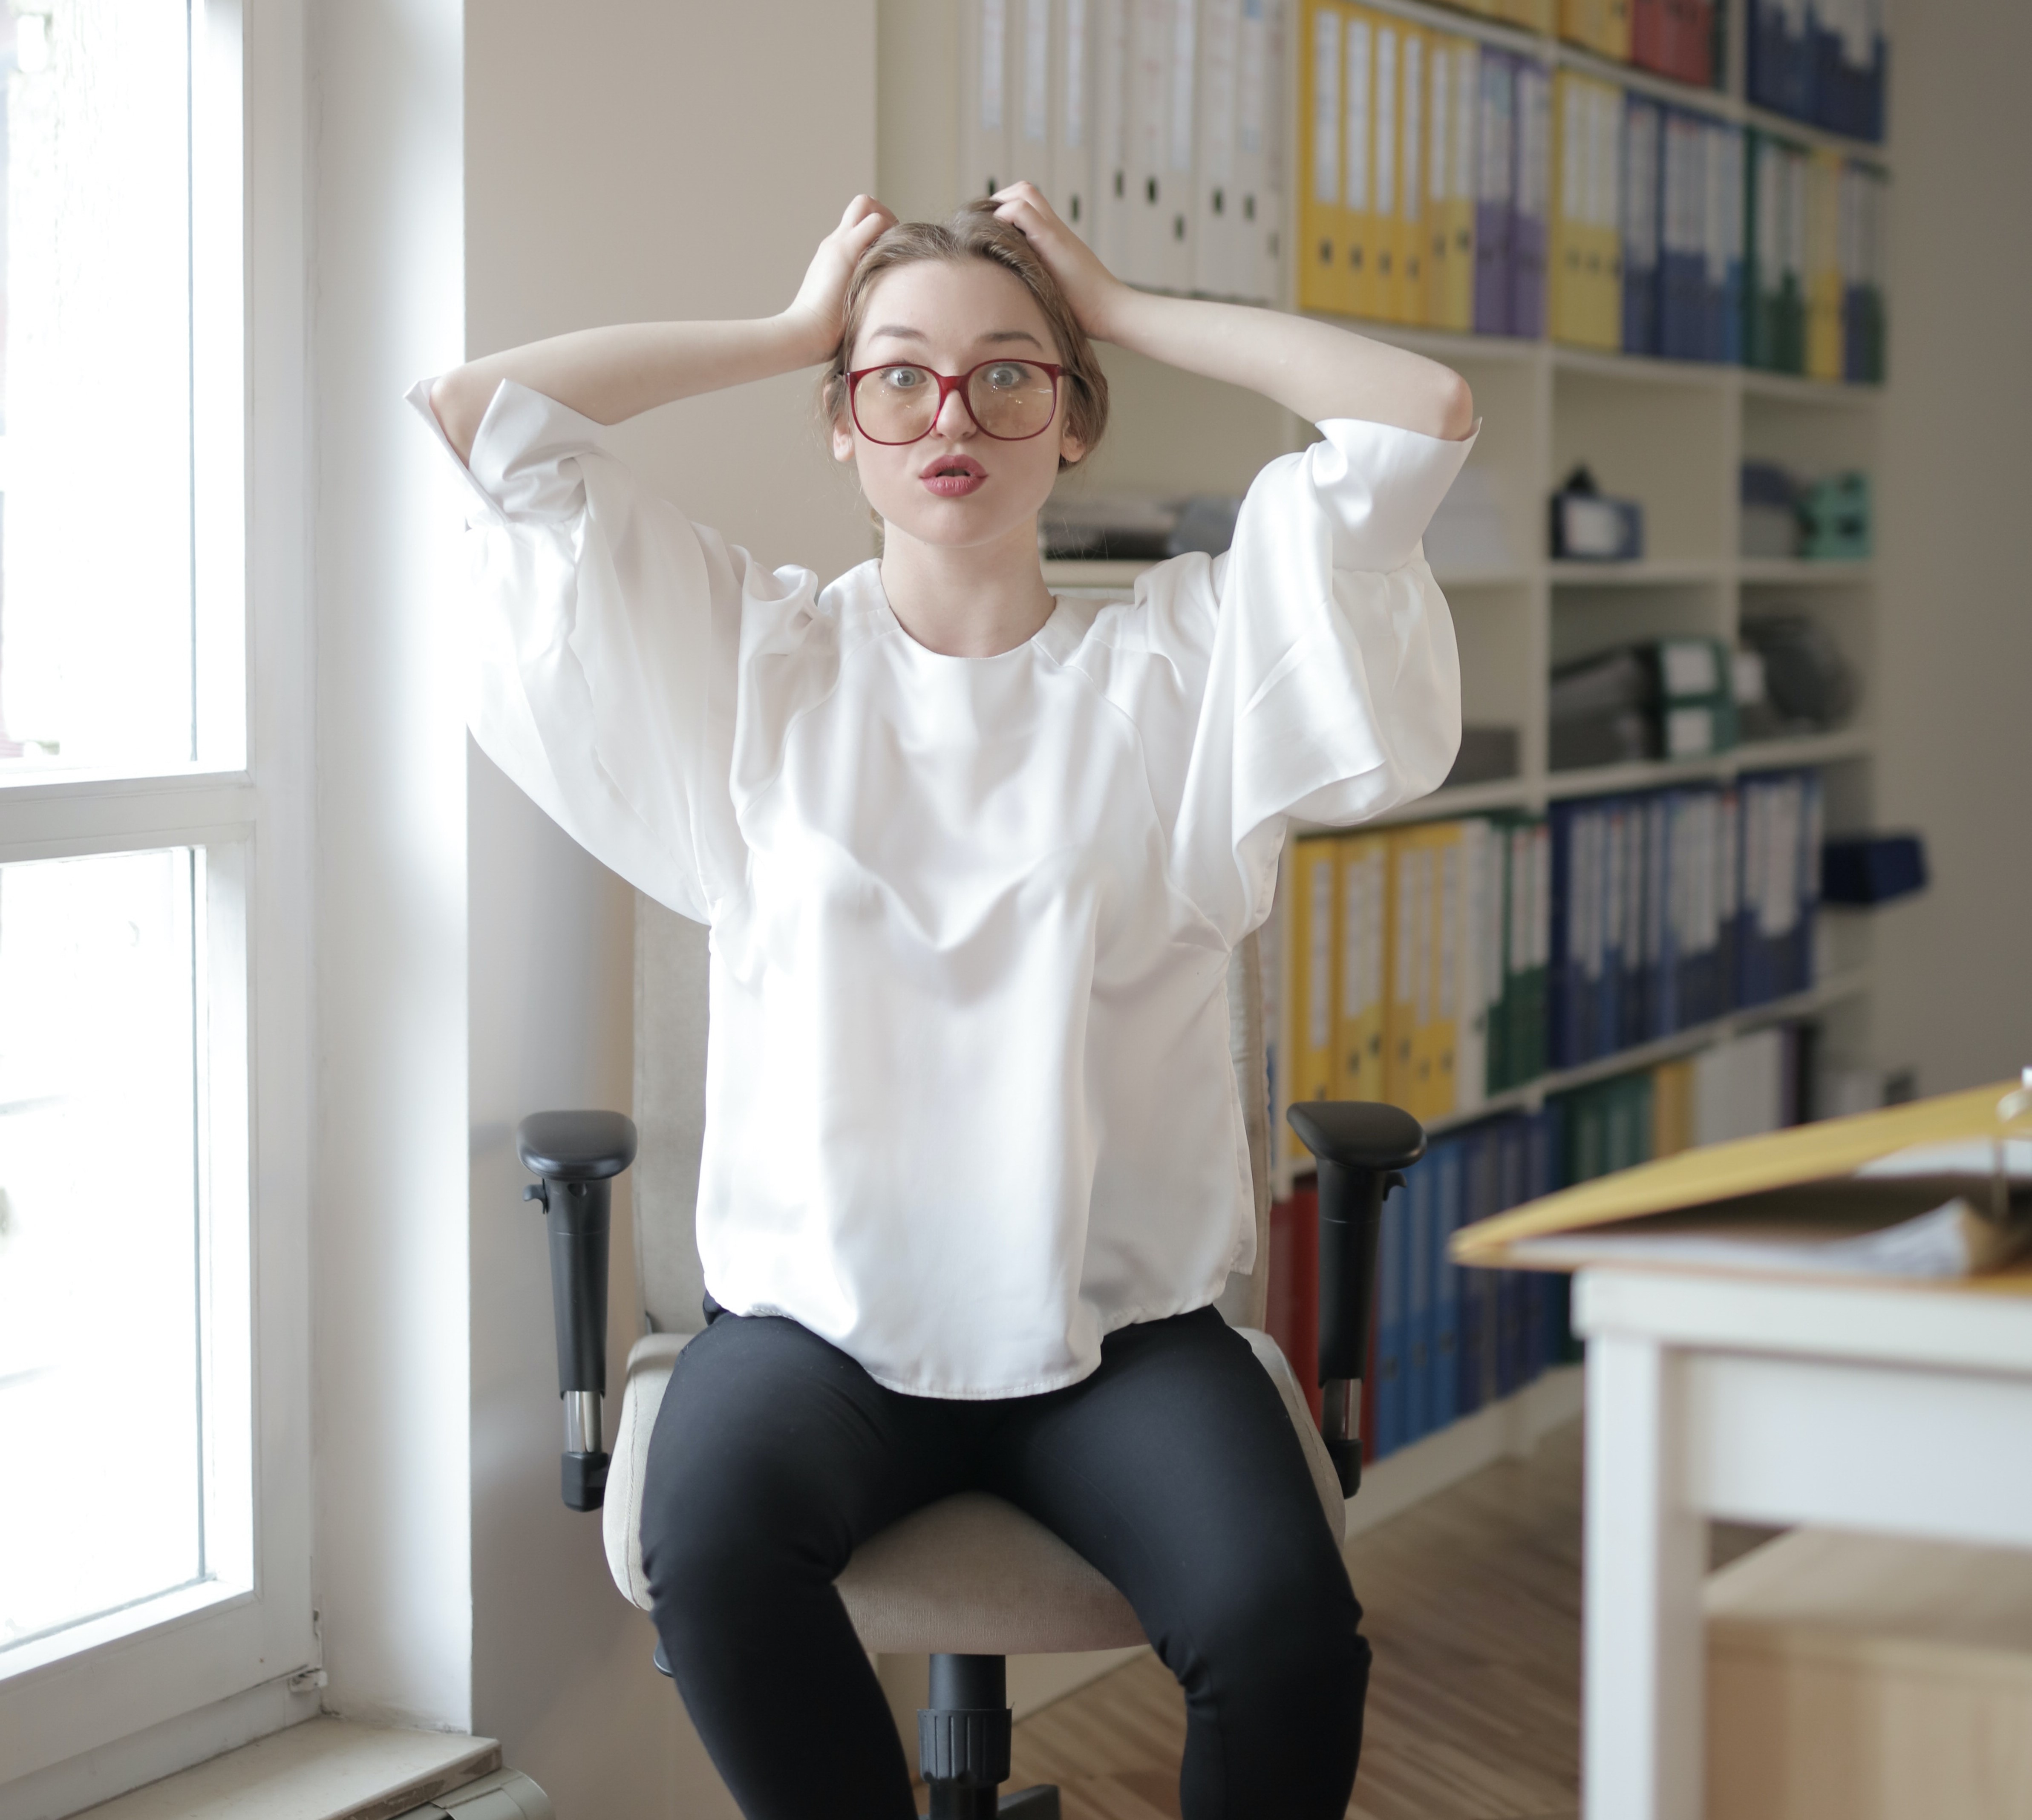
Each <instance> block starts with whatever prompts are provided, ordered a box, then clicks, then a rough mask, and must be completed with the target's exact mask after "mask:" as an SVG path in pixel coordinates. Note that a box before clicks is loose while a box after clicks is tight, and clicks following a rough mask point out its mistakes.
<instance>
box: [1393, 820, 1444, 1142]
mask: <svg viewBox="0 0 2032 1820" xmlns="http://www.w3.org/2000/svg"><path fill="white" fill-rule="evenodd" d="M1423 833H1424V830H1421V829H1418V828H1402V829H1399V830H1395V832H1393V833H1392V834H1391V835H1390V836H1389V837H1388V839H1389V842H1390V875H1389V906H1390V908H1389V916H1390V927H1389V944H1390V945H1389V948H1388V955H1389V961H1388V967H1389V977H1390V997H1389V999H1388V1002H1387V1004H1386V1005H1384V1020H1383V1049H1384V1069H1383V1097H1384V1098H1385V1099H1386V1100H1388V1102H1390V1103H1391V1105H1392V1106H1402V1107H1403V1109H1404V1110H1405V1111H1406V1112H1408V1113H1412V1114H1414V1116H1416V1115H1418V1112H1419V1109H1420V1108H1421V1106H1423V1105H1424V1103H1425V1098H1424V1095H1423V1094H1422V1093H1421V1091H1420V1087H1419V1080H1418V1060H1419V1055H1420V1051H1421V1044H1420V1042H1419V1040H1418V1039H1419V1031H1420V1025H1421V1020H1422V1019H1423V1018H1425V1017H1429V1016H1431V1014H1432V927H1431V923H1430V921H1429V916H1430V906H1431V903H1432V849H1431V848H1429V846H1427V845H1425V842H1424V841H1423V839H1422V835H1423Z"/></svg>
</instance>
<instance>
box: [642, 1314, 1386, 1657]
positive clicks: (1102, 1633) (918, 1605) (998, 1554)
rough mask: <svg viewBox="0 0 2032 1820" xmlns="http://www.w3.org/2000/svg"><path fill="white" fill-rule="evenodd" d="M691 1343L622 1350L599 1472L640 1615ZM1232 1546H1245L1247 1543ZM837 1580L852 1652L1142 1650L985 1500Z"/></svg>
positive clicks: (1120, 1608) (892, 1539)
mask: <svg viewBox="0 0 2032 1820" xmlns="http://www.w3.org/2000/svg"><path fill="white" fill-rule="evenodd" d="M1238 1332H1239V1333H1241V1334H1242V1337H1243V1338H1244V1339H1246V1341H1248V1342H1249V1346H1250V1348H1251V1350H1253V1352H1254V1353H1255V1354H1256V1356H1257V1360H1258V1361H1259V1362H1260V1363H1261V1364H1262V1366H1263V1367H1264V1370H1265V1371H1268V1373H1269V1374H1270V1376H1271V1379H1272V1382H1274V1383H1276V1386H1277V1389H1278V1393H1279V1397H1280V1398H1281V1399H1282V1400H1283V1404H1284V1409H1285V1413H1286V1414H1287V1415H1289V1416H1290V1417H1291V1420H1292V1422H1293V1423H1294V1426H1295V1427H1297V1429H1298V1435H1299V1442H1300V1445H1302V1447H1304V1449H1305V1459H1306V1464H1307V1465H1308V1466H1309V1468H1310V1469H1311V1471H1312V1475H1313V1486H1314V1487H1315V1489H1316V1490H1317V1491H1318V1492H1319V1494H1320V1506H1321V1509H1323V1510H1324V1512H1325V1515H1326V1518H1327V1522H1328V1526H1329V1527H1331V1528H1332V1531H1333V1533H1334V1535H1335V1537H1337V1538H1338V1537H1339V1536H1342V1535H1344V1534H1345V1533H1346V1526H1347V1506H1346V1505H1344V1504H1343V1501H1342V1499H1341V1495H1340V1486H1339V1482H1338V1480H1336V1479H1335V1476H1334V1470H1333V1464H1332V1460H1331V1459H1330V1458H1329V1457H1328V1453H1327V1450H1326V1446H1325V1444H1324V1442H1323V1441H1321V1440H1320V1436H1319V1431H1318V1430H1317V1429H1316V1428H1315V1427H1313V1423H1312V1415H1311V1412H1310V1411H1309V1409H1308V1408H1306V1406H1305V1399H1304V1397H1303V1396H1302V1395H1301V1393H1300V1392H1299V1389H1298V1382H1297V1380H1296V1379H1295V1378H1293V1376H1292V1375H1291V1367H1290V1366H1289V1365H1287V1363H1285V1361H1284V1356H1283V1353H1281V1352H1279V1351H1278V1349H1277V1345H1276V1342H1275V1341H1273V1340H1272V1339H1271V1337H1269V1335H1268V1334H1267V1333H1261V1332H1259V1331H1257V1330H1254V1329H1252V1328H1247V1327H1244V1328H1241V1329H1238ZM691 1337H692V1336H691V1335H689V1334H686V1333H652V1334H650V1335H648V1337H646V1338H644V1339H643V1340H641V1341H639V1342H638V1343H637V1345H636V1348H635V1350H634V1351H633V1352H632V1353H631V1354H629V1359H628V1382H627V1385H626V1388H625V1389H623V1391H622V1397H621V1419H620V1422H619V1424H618V1431H617V1433H616V1434H615V1436H614V1464H613V1465H612V1467H611V1469H610V1470H609V1471H608V1474H607V1504H606V1509H605V1510H604V1512H603V1516H602V1527H603V1531H604V1533H605V1537H606V1542H607V1565H608V1566H609V1567H611V1568H612V1569H613V1572H614V1583H615V1584H616V1585H618V1587H620V1588H621V1590H622V1592H623V1593H625V1594H626V1595H627V1596H628V1597H629V1598H630V1599H632V1600H633V1602H635V1603H636V1604H637V1605H638V1606H641V1607H642V1608H643V1609H644V1610H645V1611H646V1610H647V1609H648V1606H649V1586H648V1579H647V1577H646V1576H644V1573H643V1571H642V1539H641V1535H642V1479H643V1472H644V1467H645V1466H646V1464H647V1463H648V1455H649V1436H650V1434H652V1431H653V1430H655V1427H656V1412H657V1411H658V1410H659V1408H662V1406H663V1393H664V1392H665V1390H666V1389H668V1388H669V1386H670V1371H671V1368H672V1367H674V1365H675V1364H676V1363H677V1359H678V1353H679V1352H682V1350H683V1348H684V1345H685V1341H687V1340H689V1339H690V1338H691ZM1236 1544H1237V1546H1242V1547H1246V1546H1248V1543H1247V1538H1242V1537H1238V1538H1236ZM839 1591H840V1596H841V1597H842V1598H843V1599H844V1600H845V1601H846V1609H847V1613H848V1615H849V1616H850V1617H851V1618H852V1619H853V1620H854V1629H855V1630H856V1632H858V1633H859V1635H860V1637H861V1643H862V1644H863V1645H864V1646H865V1647H866V1648H868V1649H870V1650H875V1651H876V1652H877V1653H895V1654H906V1653H916V1652H919V1651H934V1650H936V1651H950V1652H952V1653H954V1654H969V1655H1048V1654H1059V1653H1063V1652H1067V1651H1071V1650H1108V1649H1119V1648H1122V1647H1125V1646H1126V1645H1129V1644H1133V1643H1141V1642H1142V1641H1143V1640H1144V1638H1143V1627H1142V1626H1141V1624H1139V1623H1137V1619H1136V1614H1135V1613H1134V1611H1133V1610H1131V1609H1130V1605H1129V1602H1128V1601H1127V1600H1126V1599H1125V1598H1123V1597H1122V1594H1120V1593H1119V1592H1117V1591H1115V1588H1114V1587H1112V1586H1111V1585H1110V1584H1109V1583H1108V1581H1107V1580H1106V1579H1104V1578H1103V1577H1102V1576H1101V1575H1100V1572H1098V1571H1097V1570H1096V1568H1093V1566H1091V1565H1089V1563H1088V1562H1087V1561H1085V1559H1084V1558H1083V1557H1081V1555H1079V1554H1078V1553H1076V1552H1075V1551H1074V1550H1073V1549H1071V1548H1070V1547H1069V1546H1066V1543H1064V1542H1061V1541H1060V1540H1059V1538H1058V1537H1057V1536H1055V1535H1053V1534H1052V1533H1051V1531H1049V1530H1048V1529H1047V1528H1045V1527H1044V1525H1043V1524H1040V1523H1038V1522H1037V1521H1036V1520H1035V1519H1033V1518H1031V1517H1029V1516H1025V1515H1024V1514H1023V1512H1021V1511H1020V1510H1018V1509H1016V1507H1015V1506H1014V1505H1011V1504H1009V1503H1007V1502H1005V1501H1003V1499H1001V1498H999V1497H990V1496H989V1495H988V1494H986V1493H984V1492H973V1491H969V1492H962V1493H960V1494H958V1495H956V1496H954V1497H947V1498H943V1499H941V1500H940V1501H939V1502H938V1503H936V1504H933V1505H926V1506H925V1507H924V1509H922V1510H919V1511H915V1512H912V1513H911V1514H910V1516H906V1517H905V1518H903V1519H902V1520H901V1521H900V1522H897V1523H894V1524H891V1525H890V1526H889V1527H888V1528H887V1529H885V1530H884V1531H882V1533H881V1534H880V1535H877V1536H874V1537H872V1538H870V1539H869V1540H868V1541H867V1542H864V1543H863V1544H862V1545H861V1547H860V1548H859V1549H857V1550H855V1552H854V1558H853V1560H851V1561H849V1562H848V1563H847V1565H846V1572H843V1573H842V1574H841V1576H839Z"/></svg>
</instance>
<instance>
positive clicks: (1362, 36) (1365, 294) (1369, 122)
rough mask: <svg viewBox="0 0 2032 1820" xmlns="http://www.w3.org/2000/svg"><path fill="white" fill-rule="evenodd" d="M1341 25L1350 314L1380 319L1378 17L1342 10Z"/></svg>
mask: <svg viewBox="0 0 2032 1820" xmlns="http://www.w3.org/2000/svg"><path fill="white" fill-rule="evenodd" d="M1342 19H1343V23H1342V27H1341V50H1342V59H1341V84H1340V103H1341V130H1340V144H1341V201H1342V204H1343V207H1344V208H1345V209H1346V211H1347V215H1346V221H1347V229H1346V231H1347V241H1348V252H1347V286H1348V289H1347V304H1346V306H1345V308H1347V311H1349V313H1350V315H1358V316H1367V317H1369V318H1370V319H1378V318H1380V316H1381V315H1382V314H1383V311H1384V304H1385V301H1386V294H1385V292H1384V279H1383V271H1382V267H1381V258H1382V253H1383V248H1384V241H1383V231H1382V223H1381V222H1380V219H1379V218H1378V216H1377V214H1376V39H1377V37H1378V28H1379V26H1380V24H1381V22H1382V21H1381V18H1380V15H1378V14H1376V13H1370V12H1369V11H1367V10H1366V9H1364V8H1362V7H1359V6H1350V7H1347V8H1345V9H1343V14H1342Z"/></svg>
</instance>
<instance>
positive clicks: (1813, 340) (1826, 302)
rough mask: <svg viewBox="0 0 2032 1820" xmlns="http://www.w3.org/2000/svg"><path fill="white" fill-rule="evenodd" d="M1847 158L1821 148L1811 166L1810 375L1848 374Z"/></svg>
mask: <svg viewBox="0 0 2032 1820" xmlns="http://www.w3.org/2000/svg"><path fill="white" fill-rule="evenodd" d="M1841 182H1842V159H1841V155H1840V153H1839V152H1835V151H1814V152H1813V153H1812V154H1811V155H1810V162H1808V165H1807V166H1806V376H1807V377H1808V378H1809V379H1840V377H1841V376H1842V270H1841Z"/></svg>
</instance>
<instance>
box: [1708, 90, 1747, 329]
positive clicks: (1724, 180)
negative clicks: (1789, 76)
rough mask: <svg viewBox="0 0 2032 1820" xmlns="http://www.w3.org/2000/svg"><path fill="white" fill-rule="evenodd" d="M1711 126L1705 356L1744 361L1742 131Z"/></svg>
mask: <svg viewBox="0 0 2032 1820" xmlns="http://www.w3.org/2000/svg"><path fill="white" fill-rule="evenodd" d="M1706 129H1707V211H1706V212H1707V237H1706V254H1707V274H1706V276H1707V285H1706V304H1707V308H1706V323H1707V333H1706V338H1705V357H1706V358H1707V359H1709V360H1720V361H1724V362H1726V363H1728V364H1731V365H1733V364H1737V363H1739V362H1740V361H1741V360H1742V359H1743V129H1742V128H1741V127H1739V126H1735V125H1730V124H1729V123H1728V122H1727V121H1718V120H1711V121H1708V122H1707V123H1706Z"/></svg>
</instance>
